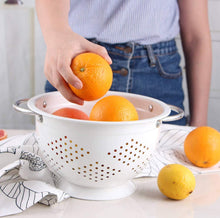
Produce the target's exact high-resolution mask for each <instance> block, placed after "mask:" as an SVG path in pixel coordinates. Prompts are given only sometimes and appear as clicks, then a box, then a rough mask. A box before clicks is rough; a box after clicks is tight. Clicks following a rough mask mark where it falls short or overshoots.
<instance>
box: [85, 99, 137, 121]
mask: <svg viewBox="0 0 220 218" xmlns="http://www.w3.org/2000/svg"><path fill="white" fill-rule="evenodd" d="M89 119H90V120H95V121H131V120H138V113H137V111H136V109H135V107H134V105H133V104H132V103H131V102H130V101H129V100H127V99H126V98H124V97H121V96H115V95H112V96H107V97H104V98H102V99H101V100H99V101H98V102H97V103H96V104H95V105H94V106H93V108H92V110H91V112H90V117H89Z"/></svg>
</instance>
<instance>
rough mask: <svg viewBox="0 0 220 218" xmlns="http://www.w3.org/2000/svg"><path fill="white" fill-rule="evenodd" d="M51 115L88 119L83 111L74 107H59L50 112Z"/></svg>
mask: <svg viewBox="0 0 220 218" xmlns="http://www.w3.org/2000/svg"><path fill="white" fill-rule="evenodd" d="M52 114H53V115H56V116H60V117H68V118H72V119H80V120H89V117H88V115H87V114H85V113H84V112H83V111H81V110H78V109H75V108H68V107H66V108H61V109H59V110H57V111H55V112H53V113H52Z"/></svg>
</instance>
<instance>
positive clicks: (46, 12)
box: [35, 0, 111, 104]
mask: <svg viewBox="0 0 220 218" xmlns="http://www.w3.org/2000/svg"><path fill="white" fill-rule="evenodd" d="M35 5H36V11H37V16H38V20H39V22H40V26H41V30H42V33H43V36H44V40H45V42H46V45H47V53H46V58H45V69H44V72H45V75H46V77H47V79H48V80H49V82H50V83H51V84H52V85H53V86H54V87H55V88H56V89H57V90H59V91H60V92H61V94H62V95H63V96H64V97H65V98H66V99H67V100H69V101H71V102H74V103H77V104H83V100H82V99H80V98H78V97H76V96H75V95H74V93H73V92H72V90H71V89H70V88H69V85H68V83H69V84H71V85H72V86H74V87H75V88H77V89H80V88H82V82H81V81H80V80H79V78H77V77H76V76H75V75H74V72H72V70H71V68H70V64H71V62H72V59H73V58H74V57H75V56H76V55H78V54H80V53H83V52H93V53H96V54H98V55H100V56H102V57H103V58H104V59H106V60H107V62H108V63H109V64H111V58H110V57H109V56H108V53H107V51H106V49H105V48H104V47H102V46H99V45H96V44H94V43H92V42H89V41H88V40H86V39H85V38H83V37H82V36H80V35H78V34H76V33H74V32H73V31H72V29H71V28H70V26H69V23H68V14H69V10H70V0H62V1H60V0H35Z"/></svg>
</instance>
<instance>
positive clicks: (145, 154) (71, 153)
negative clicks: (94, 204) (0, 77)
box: [44, 136, 151, 182]
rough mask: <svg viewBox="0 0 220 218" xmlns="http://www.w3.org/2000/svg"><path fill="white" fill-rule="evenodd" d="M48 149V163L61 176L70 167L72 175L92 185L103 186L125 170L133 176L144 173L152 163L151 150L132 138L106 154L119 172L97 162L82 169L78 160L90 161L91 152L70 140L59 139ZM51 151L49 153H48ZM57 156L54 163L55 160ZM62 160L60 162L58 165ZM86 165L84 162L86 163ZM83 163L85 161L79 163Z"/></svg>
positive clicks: (46, 150) (46, 154) (45, 151)
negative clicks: (145, 168) (150, 161)
mask: <svg viewBox="0 0 220 218" xmlns="http://www.w3.org/2000/svg"><path fill="white" fill-rule="evenodd" d="M46 146H47V147H48V148H49V149H45V150H44V157H45V159H46V162H47V163H48V164H49V165H50V167H51V168H53V170H54V171H55V172H57V173H58V174H61V175H62V169H63V168H65V167H71V172H70V173H74V174H77V175H78V176H81V177H83V178H84V179H87V180H89V181H93V182H102V181H106V180H108V179H110V178H111V177H113V176H116V175H120V174H121V173H123V172H122V169H124V168H125V167H126V169H127V171H132V172H133V173H134V174H137V173H139V172H141V171H142V170H143V169H144V167H145V165H146V163H147V162H148V160H149V156H150V155H149V154H150V153H151V152H149V150H150V147H148V146H147V145H144V144H143V143H139V142H138V141H136V140H134V139H133V138H132V139H131V140H130V141H127V142H125V143H124V144H123V145H120V146H117V145H116V146H115V147H116V148H112V150H111V151H108V152H107V153H106V155H107V157H109V158H110V159H111V160H110V163H111V162H112V160H113V161H116V162H117V164H116V165H117V169H116V168H113V167H111V166H109V165H108V166H107V165H105V164H104V163H100V162H99V161H98V160H97V161H95V162H92V163H89V164H84V165H82V166H79V160H80V159H82V158H88V157H89V155H92V154H91V151H89V150H87V148H86V147H87V146H82V145H79V144H75V143H73V141H72V140H71V139H68V137H67V136H64V137H60V138H58V139H55V140H53V141H50V142H48V143H47V145H46ZM48 151H49V152H48ZM54 154H55V156H57V158H55V159H56V160H54V158H53V156H54ZM59 160H60V161H59ZM86 162H87V161H85V163H86ZM80 163H82V161H80Z"/></svg>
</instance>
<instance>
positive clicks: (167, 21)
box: [36, 0, 212, 126]
mask: <svg viewBox="0 0 220 218" xmlns="http://www.w3.org/2000/svg"><path fill="white" fill-rule="evenodd" d="M207 5H208V1H207V0H194V1H191V0H167V1H165V2H164V1H163V0H145V1H134V0H126V1H125V0H117V1H116V0H109V1H102V0H81V1H77V0H36V11H37V16H38V19H39V23H40V26H41V29H42V33H43V36H44V39H45V42H46V46H47V50H46V57H45V69H44V71H45V75H46V77H47V79H48V81H47V83H46V87H45V89H46V91H53V90H56V89H57V90H59V91H60V92H61V94H62V95H63V96H64V97H65V98H66V99H67V100H69V101H71V102H74V103H77V104H83V100H82V99H80V98H78V97H77V96H75V95H74V93H73V92H72V91H71V90H70V88H69V86H68V83H69V84H71V85H73V86H75V87H76V88H78V89H80V88H82V82H81V81H80V80H79V78H77V77H76V76H75V75H74V74H73V72H72V71H71V68H70V64H71V61H72V59H73V58H74V57H75V56H76V55H78V54H80V53H83V52H94V53H96V54H98V55H101V56H102V57H103V58H104V59H106V61H107V62H108V63H109V64H111V67H112V70H113V73H114V75H113V84H112V87H111V90H118V91H125V92H130V93H136V94H142V95H146V96H150V97H154V98H157V99H159V100H162V101H164V102H165V103H167V104H173V105H176V106H178V107H181V108H184V107H183V101H184V92H183V88H182V70H181V68H180V55H179V52H178V49H177V46H176V42H175V38H176V37H177V36H178V34H179V33H180V36H181V41H182V46H183V51H184V56H185V68H186V75H187V86H188V95H189V109H190V121H189V125H192V126H202V125H207V111H208V99H209V89H210V78H211V61H212V60H211V58H212V57H211V40H210V31H209V23H208V9H207V7H208V6H207ZM175 124H179V125H186V118H183V119H181V120H179V121H176V123H175Z"/></svg>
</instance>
